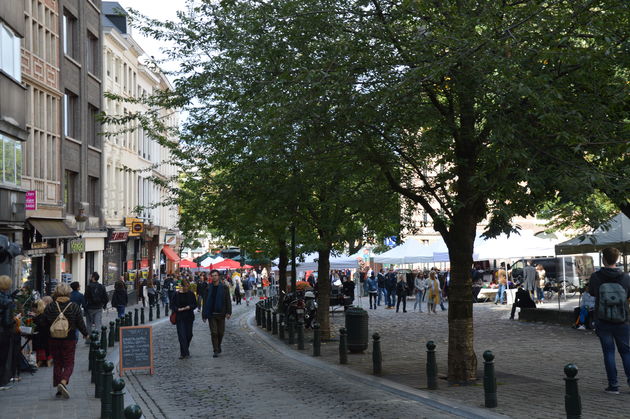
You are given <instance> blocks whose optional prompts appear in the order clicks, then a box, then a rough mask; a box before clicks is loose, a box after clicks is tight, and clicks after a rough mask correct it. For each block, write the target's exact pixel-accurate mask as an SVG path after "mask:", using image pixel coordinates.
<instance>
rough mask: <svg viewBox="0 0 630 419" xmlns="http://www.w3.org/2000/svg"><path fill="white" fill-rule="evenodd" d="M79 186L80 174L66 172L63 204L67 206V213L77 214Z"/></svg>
mask: <svg viewBox="0 0 630 419" xmlns="http://www.w3.org/2000/svg"><path fill="white" fill-rule="evenodd" d="M78 186H79V174H78V173H76V172H73V171H70V170H66V173H65V177H64V186H63V202H64V203H65V204H66V212H67V213H68V214H75V213H76V210H77V188H78Z"/></svg>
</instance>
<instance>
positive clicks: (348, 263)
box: [273, 252, 359, 272]
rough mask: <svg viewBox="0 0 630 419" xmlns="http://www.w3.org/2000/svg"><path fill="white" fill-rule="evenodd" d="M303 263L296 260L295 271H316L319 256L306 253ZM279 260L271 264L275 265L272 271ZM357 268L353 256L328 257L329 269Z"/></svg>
mask: <svg viewBox="0 0 630 419" xmlns="http://www.w3.org/2000/svg"><path fill="white" fill-rule="evenodd" d="M303 258H304V262H300V261H299V259H298V262H297V270H298V271H300V272H304V271H314V270H317V262H318V260H319V254H318V253H317V252H313V253H308V254H306V255H304V256H303ZM279 261H280V260H279V259H274V260H273V263H274V264H275V265H276V266H274V267H273V270H275V271H277V270H278V267H277V265H278V262H279ZM358 267H359V261H358V259H357V257H356V256H355V255H353V256H348V255H339V256H332V255H331V256H330V269H356V268H358ZM287 269H289V270H290V269H291V261H289V265H288V266H287Z"/></svg>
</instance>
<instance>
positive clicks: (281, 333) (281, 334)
mask: <svg viewBox="0 0 630 419" xmlns="http://www.w3.org/2000/svg"><path fill="white" fill-rule="evenodd" d="M284 328H285V324H284V314H282V313H280V320H279V321H278V337H279V338H280V340H284Z"/></svg>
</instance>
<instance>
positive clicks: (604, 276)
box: [588, 268, 630, 324]
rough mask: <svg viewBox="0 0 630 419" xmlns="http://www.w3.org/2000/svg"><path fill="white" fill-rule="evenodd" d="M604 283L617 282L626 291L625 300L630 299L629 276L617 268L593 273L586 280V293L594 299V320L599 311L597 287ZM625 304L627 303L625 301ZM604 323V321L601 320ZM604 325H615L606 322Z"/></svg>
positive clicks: (603, 269) (602, 269)
mask: <svg viewBox="0 0 630 419" xmlns="http://www.w3.org/2000/svg"><path fill="white" fill-rule="evenodd" d="M604 282H618V283H620V284H621V286H622V287H624V289H625V290H626V298H630V276H628V274H627V273H624V272H621V270H619V269H617V268H601V269H600V270H599V271H596V272H593V273H592V274H591V278H590V279H589V280H588V293H589V294H591V295H592V296H593V297H595V316H594V317H595V320H597V312H598V311H599V287H600V285H602V284H603V283H604ZM626 304H627V301H626ZM601 321H604V320H601ZM606 324H615V323H609V322H606Z"/></svg>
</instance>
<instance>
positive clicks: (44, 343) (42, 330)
mask: <svg viewBox="0 0 630 419" xmlns="http://www.w3.org/2000/svg"><path fill="white" fill-rule="evenodd" d="M77 283H78V282H77ZM51 302H52V298H51V297H50V296H48V295H47V296H45V297H43V298H42V299H41V300H39V301H38V302H37V307H36V308H35V317H33V323H35V331H36V332H37V333H35V334H34V335H33V350H34V351H35V356H36V360H37V364H36V365H37V367H44V366H46V367H50V366H52V363H53V358H52V355H51V353H50V348H49V346H48V338H49V337H50V333H48V328H47V327H46V324H45V320H44V310H45V309H46V306H47V305H48V304H50V303H51Z"/></svg>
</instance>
